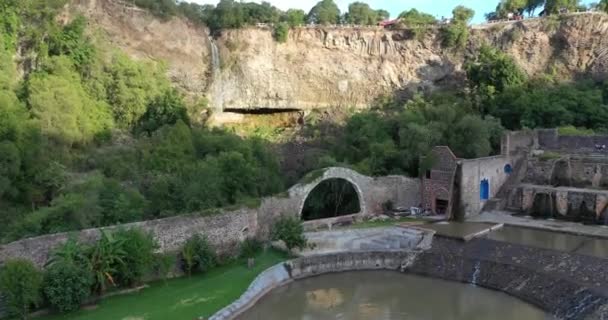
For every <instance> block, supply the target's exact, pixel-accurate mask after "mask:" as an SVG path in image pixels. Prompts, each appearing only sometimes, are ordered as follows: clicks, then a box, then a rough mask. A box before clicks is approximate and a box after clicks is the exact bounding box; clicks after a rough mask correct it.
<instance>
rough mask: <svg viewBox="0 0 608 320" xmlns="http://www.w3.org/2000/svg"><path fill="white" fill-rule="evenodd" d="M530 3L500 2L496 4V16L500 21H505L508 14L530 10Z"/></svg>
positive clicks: (518, 1) (511, 0)
mask: <svg viewBox="0 0 608 320" xmlns="http://www.w3.org/2000/svg"><path fill="white" fill-rule="evenodd" d="M530 2H531V1H530V0H501V1H500V3H498V6H496V15H497V16H498V17H499V18H501V19H505V18H507V15H508V14H509V13H515V12H519V11H520V10H521V11H523V10H526V9H528V8H530V7H529V3H530ZM533 11H534V10H533Z"/></svg>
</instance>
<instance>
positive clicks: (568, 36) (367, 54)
mask: <svg viewBox="0 0 608 320" xmlns="http://www.w3.org/2000/svg"><path fill="white" fill-rule="evenodd" d="M607 29H608V15H604V14H582V15H572V16H564V17H562V18H560V19H557V18H546V19H533V20H529V21H524V22H513V23H502V24H495V25H487V26H482V27H475V28H473V30H472V31H471V33H472V35H471V37H470V41H469V46H468V47H467V48H466V49H465V50H454V49H446V48H443V47H442V45H441V36H440V34H439V32H438V31H429V32H427V34H426V35H424V37H414V36H413V35H412V34H411V32H408V31H385V30H379V29H375V28H374V29H359V30H358V29H329V28H327V29H319V28H310V29H307V28H303V29H297V30H294V31H292V32H291V33H290V36H289V41H288V42H287V43H285V44H279V43H276V42H275V41H274V40H273V39H272V33H271V31H270V30H260V29H245V30H231V31H227V32H224V34H223V35H222V36H221V37H220V38H219V39H218V42H219V43H220V44H221V59H222V70H221V72H220V75H219V77H218V78H216V79H215V81H214V86H218V87H219V88H218V89H217V90H213V91H211V100H212V101H213V102H214V104H215V105H216V106H217V107H218V108H223V109H227V108H228V109H239V108H241V109H247V108H250V109H253V108H296V109H312V108H322V107H328V106H345V107H364V106H368V105H369V104H370V103H372V102H373V100H374V99H376V98H378V97H379V96H381V95H385V94H394V93H400V92H404V91H406V92H407V91H417V90H420V89H423V90H432V89H434V88H438V87H455V86H462V85H463V82H464V73H463V65H464V63H465V61H466V59H468V58H470V57H472V56H474V54H475V52H476V51H477V49H478V48H479V46H481V44H483V43H487V44H490V45H493V46H496V47H498V48H500V49H501V50H503V51H505V52H507V53H509V54H510V55H511V56H513V57H514V59H515V60H516V62H517V63H518V64H519V65H520V66H521V67H522V68H523V69H524V70H525V71H526V72H527V73H528V74H529V75H532V76H534V75H539V74H542V73H552V74H556V75H558V76H560V77H561V78H562V79H564V80H568V79H573V78H577V77H590V76H593V77H603V76H604V75H605V74H606V72H607V71H608V37H607V36H606V35H607V34H608V30H607Z"/></svg>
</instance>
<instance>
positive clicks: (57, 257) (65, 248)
mask: <svg viewBox="0 0 608 320" xmlns="http://www.w3.org/2000/svg"><path fill="white" fill-rule="evenodd" d="M56 264H58V265H68V264H73V265H77V266H83V267H90V264H89V259H88V258H87V256H86V253H85V250H84V248H83V247H82V245H80V244H79V243H78V241H76V239H74V238H70V239H68V241H67V242H66V243H64V244H63V245H62V246H61V247H58V248H57V249H55V250H54V251H53V253H52V255H51V258H50V259H49V261H48V262H47V263H46V265H45V267H51V266H53V265H56Z"/></svg>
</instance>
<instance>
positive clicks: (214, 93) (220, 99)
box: [209, 35, 224, 112]
mask: <svg viewBox="0 0 608 320" xmlns="http://www.w3.org/2000/svg"><path fill="white" fill-rule="evenodd" d="M209 45H210V47H211V79H210V81H209V83H210V84H211V86H210V90H209V96H210V97H211V99H210V100H211V101H210V103H211V107H213V109H214V110H215V112H222V110H223V107H224V92H223V89H222V85H221V83H222V81H221V80H220V76H221V74H220V73H221V70H220V68H221V61H220V50H219V48H218V47H217V44H216V43H215V39H213V36H211V35H210V36H209Z"/></svg>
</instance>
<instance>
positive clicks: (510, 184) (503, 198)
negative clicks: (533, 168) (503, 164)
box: [482, 155, 528, 211]
mask: <svg viewBox="0 0 608 320" xmlns="http://www.w3.org/2000/svg"><path fill="white" fill-rule="evenodd" d="M527 161H528V157H527V155H525V156H522V157H521V158H520V159H519V160H517V162H516V163H515V166H514V168H513V173H511V175H510V176H509V178H508V179H507V181H505V183H504V184H503V185H502V187H501V188H500V190H499V191H498V193H497V194H496V196H494V198H492V199H490V200H488V201H487V202H486V204H485V205H484V206H483V210H482V211H502V210H505V209H506V207H507V203H508V200H509V194H510V192H511V189H513V188H514V187H516V186H517V185H519V184H520V183H521V181H523V179H524V177H525V175H526V169H527V165H526V163H527Z"/></svg>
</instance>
